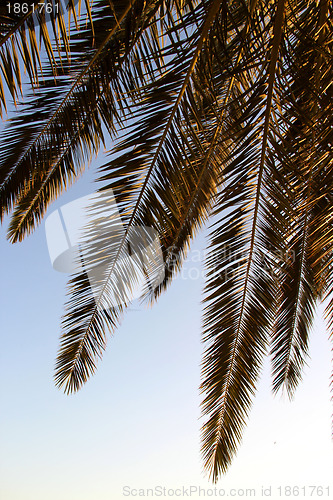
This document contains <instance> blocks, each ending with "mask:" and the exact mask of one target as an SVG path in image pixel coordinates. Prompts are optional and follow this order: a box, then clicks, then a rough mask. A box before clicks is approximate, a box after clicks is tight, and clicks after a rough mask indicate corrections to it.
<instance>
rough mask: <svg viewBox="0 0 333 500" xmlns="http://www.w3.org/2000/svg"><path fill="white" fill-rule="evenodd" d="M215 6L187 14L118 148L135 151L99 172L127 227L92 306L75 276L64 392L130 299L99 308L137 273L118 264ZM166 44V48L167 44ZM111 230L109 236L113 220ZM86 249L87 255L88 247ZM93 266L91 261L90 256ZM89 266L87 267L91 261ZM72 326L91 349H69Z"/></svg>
mask: <svg viewBox="0 0 333 500" xmlns="http://www.w3.org/2000/svg"><path fill="white" fill-rule="evenodd" d="M219 7H220V0H215V1H214V2H212V5H211V6H210V9H208V10H207V12H206V10H205V9H202V7H199V8H197V9H196V10H194V11H192V12H189V13H188V15H189V16H195V19H196V21H197V22H198V23H199V30H198V32H197V33H196V34H195V35H194V36H193V39H192V40H190V42H189V46H188V47H187V49H188V50H187V51H185V50H184V52H183V55H182V61H183V62H182V64H181V63H180V60H179V51H178V58H177V65H176V64H175V61H174V60H171V61H169V62H168V71H167V72H166V76H163V77H161V78H160V79H157V80H156V82H153V83H152V85H151V86H152V91H151V94H150V96H149V94H148V95H146V93H145V91H144V94H143V100H144V102H145V101H147V102H148V103H153V104H154V106H155V109H156V111H155V112H151V113H150V115H149V116H148V117H146V118H145V120H144V121H143V123H141V124H140V129H139V133H138V130H135V131H134V134H133V136H132V137H126V141H125V143H124V144H123V146H120V149H121V148H122V147H126V149H127V148H131V147H133V146H134V150H133V151H131V152H130V153H128V152H125V153H123V154H122V155H119V156H118V157H117V159H116V160H114V161H112V162H111V163H110V164H108V165H107V166H104V167H103V168H102V170H103V171H105V170H106V169H107V170H108V171H109V172H111V174H109V175H104V176H103V178H102V180H103V181H104V183H105V182H106V181H108V180H109V179H110V177H111V176H112V179H114V178H116V179H117V180H115V181H113V182H112V183H109V184H106V185H104V189H109V190H110V189H112V192H114V194H115V196H116V200H117V205H118V206H119V207H120V210H121V212H122V215H123V221H124V224H125V228H126V229H125V231H124V233H123V234H122V235H121V237H120V238H119V241H116V243H113V240H112V241H110V240H109V239H107V241H108V244H107V245H101V246H102V247H103V249H104V250H105V252H106V256H103V255H102V256H100V257H99V263H100V265H104V264H105V267H106V269H107V271H106V272H105V273H106V274H105V276H104V279H105V282H104V283H102V284H101V290H100V292H99V293H98V297H97V299H96V303H95V304H93V303H91V302H89V301H90V298H89V295H87V290H85V289H84V288H83V287H81V278H80V277H79V278H78V284H77V283H76V282H75V281H72V282H71V287H72V299H70V302H69V303H70V304H71V306H72V307H69V312H68V313H67V315H66V317H65V319H64V324H65V325H66V328H65V333H64V334H63V337H62V343H61V350H60V353H59V357H58V363H57V372H56V380H57V383H58V384H60V385H63V384H65V387H66V389H67V390H73V389H74V390H75V389H77V388H78V387H79V386H80V384H81V383H82V382H83V381H85V379H83V378H81V376H80V373H81V371H80V370H81V368H80V367H81V366H82V365H83V366H84V367H85V377H86V376H87V374H88V373H89V371H90V370H93V369H94V366H95V365H94V358H95V357H96V353H97V349H96V342H97V341H98V339H97V337H96V335H95V330H94V329H95V327H96V325H98V327H99V328H100V329H102V331H103V332H104V330H105V329H111V330H112V329H113V326H114V323H115V321H116V318H117V316H118V315H119V313H120V312H121V311H122V310H123V307H124V306H126V305H127V302H128V300H127V297H126V296H125V297H121V300H120V301H119V304H118V303H116V304H112V303H111V304H110V306H112V312H111V313H110V312H108V313H107V314H106V313H105V311H104V309H103V308H102V310H101V307H99V305H100V303H103V302H104V301H105V300H106V299H105V297H104V295H106V297H107V296H110V295H111V297H112V296H114V294H115V292H116V290H119V286H117V283H118V282H119V279H115V273H118V274H119V273H120V275H122V277H123V279H122V281H123V282H127V283H130V282H131V281H133V280H134V279H135V275H134V276H133V274H132V273H131V266H128V265H126V266H125V269H124V265H122V267H121V270H119V266H120V264H119V262H126V258H127V261H128V257H126V249H127V245H126V244H127V239H128V236H129V234H130V233H131V231H132V230H133V227H135V225H137V224H141V225H142V223H144V222H145V221H144V220H142V218H140V209H141V207H142V206H143V207H145V206H146V199H145V196H146V193H148V189H149V186H150V182H151V180H153V178H154V176H155V175H156V170H157V166H158V165H159V164H160V162H161V160H162V161H163V158H164V155H165V154H166V152H167V154H171V151H170V150H169V149H168V148H169V146H170V145H171V143H170V142H169V134H172V133H173V130H174V126H175V124H177V122H178V120H179V116H178V114H179V113H181V109H182V103H183V99H186V97H187V93H186V92H187V91H188V92H190V91H189V90H188V89H189V85H190V81H191V76H192V74H193V72H194V69H195V66H196V64H197V61H198V58H199V55H200V52H201V50H202V46H203V42H204V40H205V38H206V37H207V35H208V30H209V26H210V24H211V21H212V19H214V17H215V16H216V15H217V12H218V10H219ZM200 20H201V23H200ZM179 22H180V24H182V22H183V20H182V19H180V21H179ZM173 31H174V27H172V29H171V32H173ZM171 43H172V42H171ZM165 47H166V48H165V50H166V51H167V50H168V44H166V45H165ZM175 89H176V91H175ZM148 92H149V90H148ZM144 111H145V110H144ZM138 113H139V115H140V116H141V115H142V110H141V109H140V107H139V111H138ZM144 115H145V114H144ZM152 124H154V133H153V134H152V133H151V127H152ZM145 131H146V133H145ZM129 174H130V175H129ZM109 232H110V233H111V234H112V221H111V224H110V228H109ZM92 234H93V232H92ZM98 234H99V233H98ZM102 238H103V237H102ZM92 241H93V237H92ZM98 243H99V242H98ZM96 244H97V242H96ZM90 246H91V243H89V245H88V248H90ZM110 252H111V255H110ZM86 253H87V254H90V251H88V252H86ZM88 261H89V258H88ZM91 265H92V266H94V265H95V263H94V260H93V262H92V264H91ZM87 266H88V269H89V268H90V266H89V264H87ZM126 268H127V272H126ZM122 273H123V274H122ZM110 289H111V290H110ZM106 291H108V293H106ZM111 291H113V293H112V292H111ZM74 297H75V301H77V300H79V302H80V304H81V308H82V315H80V313H79V311H78V310H77V308H75V306H74V303H73V298H74ZM73 306H74V308H73ZM89 307H90V314H88V315H87V317H83V313H84V314H86V311H87V309H89ZM74 320H75V321H74ZM73 324H74V325H75V324H85V329H82V331H81V343H82V344H84V345H85V344H88V345H90V346H91V348H90V349H89V350H84V351H80V352H79V353H77V352H75V350H70V348H69V346H70V345H71V342H70V338H71V337H72V338H73V342H74V340H75V339H76V335H77V333H76V328H72V325H73ZM80 345H81V344H80ZM98 354H99V355H100V354H101V350H100V349H99V350H98ZM70 355H71V356H72V361H71V362H70V359H69V356H70ZM82 356H83V357H82ZM64 361H66V362H64Z"/></svg>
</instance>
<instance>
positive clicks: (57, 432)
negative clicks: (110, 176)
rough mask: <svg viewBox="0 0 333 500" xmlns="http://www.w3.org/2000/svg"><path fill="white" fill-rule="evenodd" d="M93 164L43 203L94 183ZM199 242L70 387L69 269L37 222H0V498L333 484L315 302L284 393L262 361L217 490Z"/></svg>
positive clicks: (327, 355)
mask: <svg viewBox="0 0 333 500" xmlns="http://www.w3.org/2000/svg"><path fill="white" fill-rule="evenodd" d="M96 165H97V163H95V164H94V167H93V168H92V169H91V170H90V171H88V172H87V174H86V175H84V176H83V178H82V179H81V180H79V181H78V183H77V184H76V185H74V186H73V187H72V188H71V189H69V190H68V192H67V193H65V194H64V195H63V196H62V197H61V198H60V199H59V200H57V201H56V202H55V203H54V204H52V206H51V207H50V208H49V211H48V214H49V213H51V212H52V211H53V210H55V209H57V208H59V207H60V206H62V205H63V204H64V203H67V202H69V201H72V200H75V199H77V198H78V197H80V196H83V195H85V194H89V193H90V192H92V191H93V189H94V186H93V185H92V182H91V180H92V179H93V177H94V169H95V168H96ZM204 247H205V235H204V234H200V235H199V236H198V238H197V239H196V240H195V242H194V244H193V247H192V251H191V253H190V254H189V257H188V259H187V262H186V263H185V266H184V270H183V272H182V273H181V274H180V275H179V276H178V278H177V279H176V280H174V282H173V283H172V285H171V286H170V287H169V289H168V290H167V292H166V293H165V294H163V295H162V296H161V297H160V299H159V301H158V303H156V304H155V305H154V306H153V307H152V308H147V307H146V306H142V305H140V304H139V303H138V302H137V301H135V302H134V303H133V306H132V307H131V309H130V311H128V312H127V314H126V315H125V316H124V318H123V321H122V324H121V326H120V327H119V328H118V329H117V330H116V331H115V332H114V334H113V335H112V337H111V336H110V338H109V342H108V347H107V350H106V352H105V354H104V357H103V360H102V361H101V362H100V363H99V366H98V370H97V373H96V374H95V376H94V377H92V378H91V379H90V381H89V382H88V383H87V384H86V385H85V386H84V387H83V388H82V390H81V391H80V392H79V393H77V394H75V395H71V396H66V395H64V394H63V393H62V392H61V391H60V390H59V389H57V388H55V386H54V382H53V372H54V364H55V358H56V354H57V349H58V345H59V335H60V320H61V315H62V314H63V304H64V301H65V295H66V282H67V278H68V276H67V275H65V274H61V273H58V272H56V271H55V270H53V269H52V266H51V262H50V259H49V255H48V250H47V245H46V238H45V229H44V222H43V223H42V224H41V225H40V227H39V228H38V229H37V230H36V231H35V232H34V233H33V234H32V235H31V236H29V237H28V238H26V240H25V241H24V242H23V243H19V244H15V245H12V244H10V243H9V242H8V241H6V238H5V227H4V228H2V229H1V232H0V252H1V262H2V269H1V278H2V286H1V326H2V328H1V353H0V397H1V414H0V418H1V426H0V429H1V431H0V439H1V441H0V499H1V500H45V499H46V498H47V499H48V500H59V499H62V500H92V499H94V500H111V499H114V500H120V499H124V498H127V497H129V498H135V497H142V498H159V497H162V498H169V497H174V498H175V497H180V498H192V499H195V500H196V499H199V498H204V497H208V496H212V497H214V498H215V497H217V498H221V497H222V496H235V497H236V498H241V497H249V496H250V497H252V498H259V497H263V496H272V498H287V497H288V498H290V491H291V490H289V489H288V488H290V487H291V488H295V489H294V490H293V491H294V493H293V495H294V496H296V495H297V493H298V494H299V495H298V496H299V497H300V498H317V497H318V496H321V495H320V493H323V495H322V496H321V498H329V497H331V496H332V495H333V484H332V481H331V471H332V465H333V460H332V457H333V453H332V451H333V449H332V440H331V415H332V404H331V402H330V397H331V394H330V389H329V380H330V371H331V346H330V343H329V341H328V333H327V332H326V329H325V324H324V322H323V320H322V318H321V315H320V314H319V315H318V316H317V317H316V321H315V325H314V328H313V331H312V335H311V344H310V355H311V358H310V359H309V361H308V366H307V367H306V369H305V373H304V378H303V382H302V384H301V385H300V386H299V389H298V391H297V393H296V396H295V399H294V401H293V402H291V403H290V402H289V401H288V399H287V398H284V397H282V396H279V395H278V396H276V397H273V396H272V395H271V380H270V366H269V364H267V365H265V367H264V370H263V375H262V378H261V382H260V386H259V390H258V395H257V397H256V399H255V403H254V406H253V410H252V412H251V414H250V419H249V423H248V426H247V428H246V430H245V432H244V437H243V442H242V444H241V446H240V448H239V452H238V454H237V457H236V458H235V460H234V462H233V464H232V466H231V467H230V469H229V471H228V473H227V474H226V475H225V476H224V477H222V479H221V480H220V481H219V482H218V484H217V485H216V490H215V489H214V488H215V486H214V485H212V484H211V483H210V482H209V481H208V478H207V477H206V476H205V474H204V473H203V469H202V461H201V457H200V427H201V425H202V419H201V417H200V408H199V405H200V400H201V399H200V394H199V391H198V387H199V384H200V360H201V355H202V350H203V346H202V344H201V339H200V331H201V307H202V306H201V297H202V296H201V292H202V286H203V280H202V275H203V271H202V267H201V264H200V262H198V257H199V256H201V255H202V254H203V250H204ZM321 309H322V308H321ZM321 312H322V311H321V310H320V311H319V313H321ZM312 487H315V488H312ZM328 487H330V490H327V488H328ZM200 488H201V489H200ZM279 488H280V489H279ZM297 488H298V489H297ZM320 488H323V490H321V489H320ZM143 494H144V495H145V496H143ZM153 494H154V495H153Z"/></svg>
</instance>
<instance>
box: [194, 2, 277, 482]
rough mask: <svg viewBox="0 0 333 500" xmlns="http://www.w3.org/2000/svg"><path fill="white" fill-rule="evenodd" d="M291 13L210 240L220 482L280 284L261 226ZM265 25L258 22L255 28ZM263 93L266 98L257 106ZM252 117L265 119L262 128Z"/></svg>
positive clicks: (212, 414)
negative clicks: (267, 260) (266, 261)
mask: <svg viewBox="0 0 333 500" xmlns="http://www.w3.org/2000/svg"><path fill="white" fill-rule="evenodd" d="M285 10H286V5H285V2H284V1H280V2H278V4H277V8H276V12H275V13H274V14H273V13H271V16H270V19H272V21H270V20H269V21H266V22H268V26H267V27H266V29H267V28H268V29H272V31H273V33H272V41H271V43H270V44H269V45H270V50H269V52H270V59H269V61H268V62H266V57H265V51H264V50H262V54H263V61H262V74H263V75H264V76H263V78H262V79H261V81H260V79H259V81H260V83H261V85H260V84H259V85H258V83H257V82H256V83H257V84H255V81H254V77H252V79H251V80H250V78H249V77H247V79H246V81H247V83H248V85H249V86H250V85H251V84H252V88H253V89H254V92H253V93H252V96H251V97H248V108H247V109H246V108H245V109H244V110H240V111H241V112H239V113H238V115H240V116H241V119H242V120H243V123H249V124H250V123H251V121H252V124H251V125H250V126H249V127H248V130H247V129H246V127H244V129H243V130H242V131H241V133H238V135H236V134H235V137H236V141H237V143H238V144H239V146H238V148H237V149H236V151H233V157H234V159H233V161H232V162H230V160H229V165H228V166H227V167H226V168H225V173H224V176H225V183H226V187H225V189H224V191H223V192H222V194H221V197H219V198H218V200H217V208H216V211H215V212H216V215H219V218H220V219H221V218H222V219H223V221H221V222H217V223H216V229H215V230H214V232H213V233H212V235H211V239H212V242H211V256H210V257H209V258H208V262H207V268H208V271H207V275H208V278H207V285H206V295H205V304H206V306H205V312H204V337H203V339H204V342H205V344H206V349H205V354H204V360H203V369H202V372H203V377H204V380H203V383H202V391H203V392H204V393H205V398H204V401H203V414H204V415H207V416H208V420H207V421H206V423H205V424H204V426H203V456H204V461H205V468H206V469H207V470H208V471H209V473H210V475H211V477H212V479H213V481H216V480H217V478H218V476H219V474H220V473H221V472H225V471H226V469H227V467H228V465H229V464H230V462H231V460H232V457H233V455H234V453H235V451H236V449H237V445H238V443H239V441H240V439H241V435H242V428H243V426H244V424H245V421H246V418H247V416H248V412H249V408H250V405H251V400H252V397H253V394H254V389H255V385H256V381H257V378H258V375H259V372H260V367H261V363H262V358H263V355H264V353H265V351H266V345H267V342H268V333H269V327H271V325H272V305H273V304H274V291H275V280H274V279H273V277H272V276H271V274H270V273H269V272H267V270H266V269H265V266H264V265H263V263H262V257H261V256H262V255H264V249H263V247H262V245H261V243H260V232H259V230H260V228H259V222H260V211H261V207H262V205H263V204H264V200H263V199H262V196H263V181H264V172H265V165H266V155H267V149H268V132H269V128H270V120H271V111H272V107H273V93H274V83H275V77H276V71H277V61H278V57H279V52H280V44H281V38H282V33H283V26H284V17H285ZM272 14H273V15H272ZM267 17H268V16H267ZM268 18H269V17H268ZM261 22H262V21H260V17H259V16H258V18H257V19H255V20H253V25H254V23H258V24H259V25H260V23H261ZM270 22H272V24H271V25H270ZM253 25H252V26H253ZM257 26H258V25H257ZM252 29H255V28H254V27H253V28H252ZM257 29H258V28H257ZM251 31H252V30H251ZM258 31H259V30H258ZM263 31H264V29H263V28H262V27H261V29H260V32H263ZM257 41H258V37H256V42H257ZM262 43H263V46H262V49H263V48H264V47H265V46H266V47H267V42H266V40H265V39H263V40H262ZM266 47H265V48H266ZM252 50H253V48H252ZM256 50H257V47H256ZM255 76H256V77H257V75H256V74H255ZM257 78H258V77H257ZM258 87H259V89H258ZM259 90H260V91H261V92H262V95H263V97H260V98H259V99H258V94H257V92H258V91H259ZM253 116H257V117H258V118H257V120H256V122H254V120H253ZM253 122H254V123H253ZM256 148H257V151H256ZM250 200H251V201H250ZM249 202H250V208H248V206H249ZM237 205H238V206H237ZM232 206H236V208H233V209H232V208H231V207H232ZM228 207H230V209H229V212H228Z"/></svg>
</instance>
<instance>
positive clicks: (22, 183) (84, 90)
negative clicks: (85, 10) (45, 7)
mask: <svg viewBox="0 0 333 500" xmlns="http://www.w3.org/2000/svg"><path fill="white" fill-rule="evenodd" d="M104 3H105V2H103V1H101V2H100V4H101V5H100V8H99V9H97V7H95V11H94V16H93V20H94V25H95V29H96V30H97V32H98V33H99V35H97V34H96V36H95V37H94V44H95V47H96V50H93V49H92V48H91V46H90V45H91V32H90V31H88V32H87V31H85V30H84V29H83V28H82V30H81V31H80V32H79V35H80V36H79V37H78V40H75V37H72V39H73V38H74V41H73V43H72V45H73V47H71V49H72V52H74V53H78V54H81V53H83V54H84V56H81V55H80V57H79V58H78V60H76V63H75V65H74V64H72V65H71V66H70V67H69V70H70V75H69V76H71V75H72V76H71V78H70V79H67V81H66V80H65V79H64V78H63V76H62V78H61V79H60V81H59V82H58V85H56V83H57V82H55V83H53V80H52V75H51V77H50V78H49V79H48V80H47V82H46V83H45V84H44V85H43V86H42V87H41V89H40V90H39V95H40V99H43V104H44V105H43V106H41V104H40V102H39V103H38V107H37V106H36V100H35V99H34V98H31V103H29V105H28V107H27V111H26V113H25V116H24V118H22V117H20V118H18V119H16V121H14V123H12V124H11V125H12V126H11V127H10V129H9V133H10V131H12V130H13V128H14V130H15V129H16V130H17V136H16V137H15V136H14V138H13V139H12V141H10V143H9V144H8V143H7V147H6V152H4V162H3V165H0V171H1V173H2V179H3V180H2V184H1V187H0V189H1V206H2V214H3V213H4V211H5V210H7V211H8V210H9V209H11V203H12V199H13V197H15V200H17V198H18V200H19V202H17V203H16V204H17V207H16V210H15V212H14V216H13V219H12V224H11V226H10V230H9V237H10V238H11V239H12V240H13V241H16V240H17V239H22V238H23V236H24V234H25V233H26V232H30V231H31V230H32V229H33V228H34V227H35V224H36V223H38V221H39V220H40V218H41V217H42V216H43V215H44V212H45V209H46V207H47V205H48V204H49V202H50V201H52V200H53V199H54V197H55V196H57V195H59V193H60V192H61V191H62V189H63V188H64V187H65V186H66V185H67V181H68V180H72V179H75V177H76V175H77V173H78V171H79V170H80V165H81V164H82V161H83V160H85V159H87V158H90V157H91V153H92V152H96V151H97V150H98V148H99V145H100V142H101V141H103V140H104V137H103V130H102V125H104V126H105V127H106V129H107V131H108V132H109V133H111V134H113V133H114V132H115V125H118V126H120V125H121V121H122V119H124V112H125V110H126V109H127V108H128V101H129V102H132V101H133V99H134V96H133V95H132V93H133V89H134V83H133V82H134V78H135V77H136V78H139V79H140V82H141V83H142V82H143V81H144V78H145V77H146V75H145V72H147V71H148V72H151V70H150V67H151V63H149V62H145V64H144V66H145V72H144V71H143V70H142V68H141V67H139V66H138V65H137V64H135V59H136V58H137V51H138V49H137V47H135V42H136V38H137V35H138V32H142V31H144V30H145V29H148V28H149V23H150V21H151V18H152V17H153V16H154V15H155V10H156V7H155V3H154V2H153V3H152V5H150V6H149V8H148V11H149V15H145V16H144V17H143V19H144V22H143V23H140V22H134V21H133V22H132V23H130V26H129V28H128V29H127V28H124V27H123V26H122V27H121V24H119V23H122V21H123V20H124V19H125V17H126V19H127V22H128V16H127V14H129V15H131V16H132V17H133V18H134V19H136V18H137V12H136V10H137V9H138V8H139V6H136V9H135V8H134V7H133V8H132V7H131V4H130V3H124V4H123V5H122V4H120V2H118V9H119V10H120V13H119V12H117V13H115V12H114V9H110V6H109V4H108V6H107V7H105V6H104V5H103V4H104ZM130 11H131V12H130ZM117 14H119V15H117ZM115 16H116V17H115ZM95 18H96V19H95ZM139 20H140V18H139ZM110 27H112V29H110V30H109V28H110ZM131 48H132V51H131V50H130V49H131ZM134 49H135V50H134ZM143 54H144V49H141V55H142V56H143ZM148 55H149V54H146V56H147V58H148ZM158 57H159V55H158V54H157V56H156V58H155V60H156V59H157V58H158ZM147 58H146V61H147ZM82 66H83V69H82ZM66 83H67V86H66ZM59 87H60V88H62V89H63V90H62V92H59ZM53 89H54V90H55V92H53ZM57 91H58V93H59V95H60V98H59V100H58V102H57V101H56V100H55V93H56V92H57ZM50 100H52V102H53V104H54V106H53V107H52V108H51V107H50V106H49V101H50ZM54 107H55V109H54ZM41 108H42V109H41ZM30 109H32V110H34V109H38V117H36V116H35V115H34V113H32V112H31V111H30ZM43 114H44V115H43ZM24 119H30V120H34V122H36V121H37V119H38V123H36V125H35V129H33V128H30V130H29V135H28V136H26V131H25V129H23V130H22V127H21V125H22V122H23V121H24ZM11 133H12V132H11ZM17 147H19V148H20V151H22V153H21V155H20V156H19V159H18V160H16V162H15V158H17ZM80 158H81V159H82V161H80ZM74 160H76V161H74ZM35 165H38V166H39V168H38V170H37V171H36V168H35ZM27 185H28V191H27V189H26V187H27ZM25 193H26V194H25Z"/></svg>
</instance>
